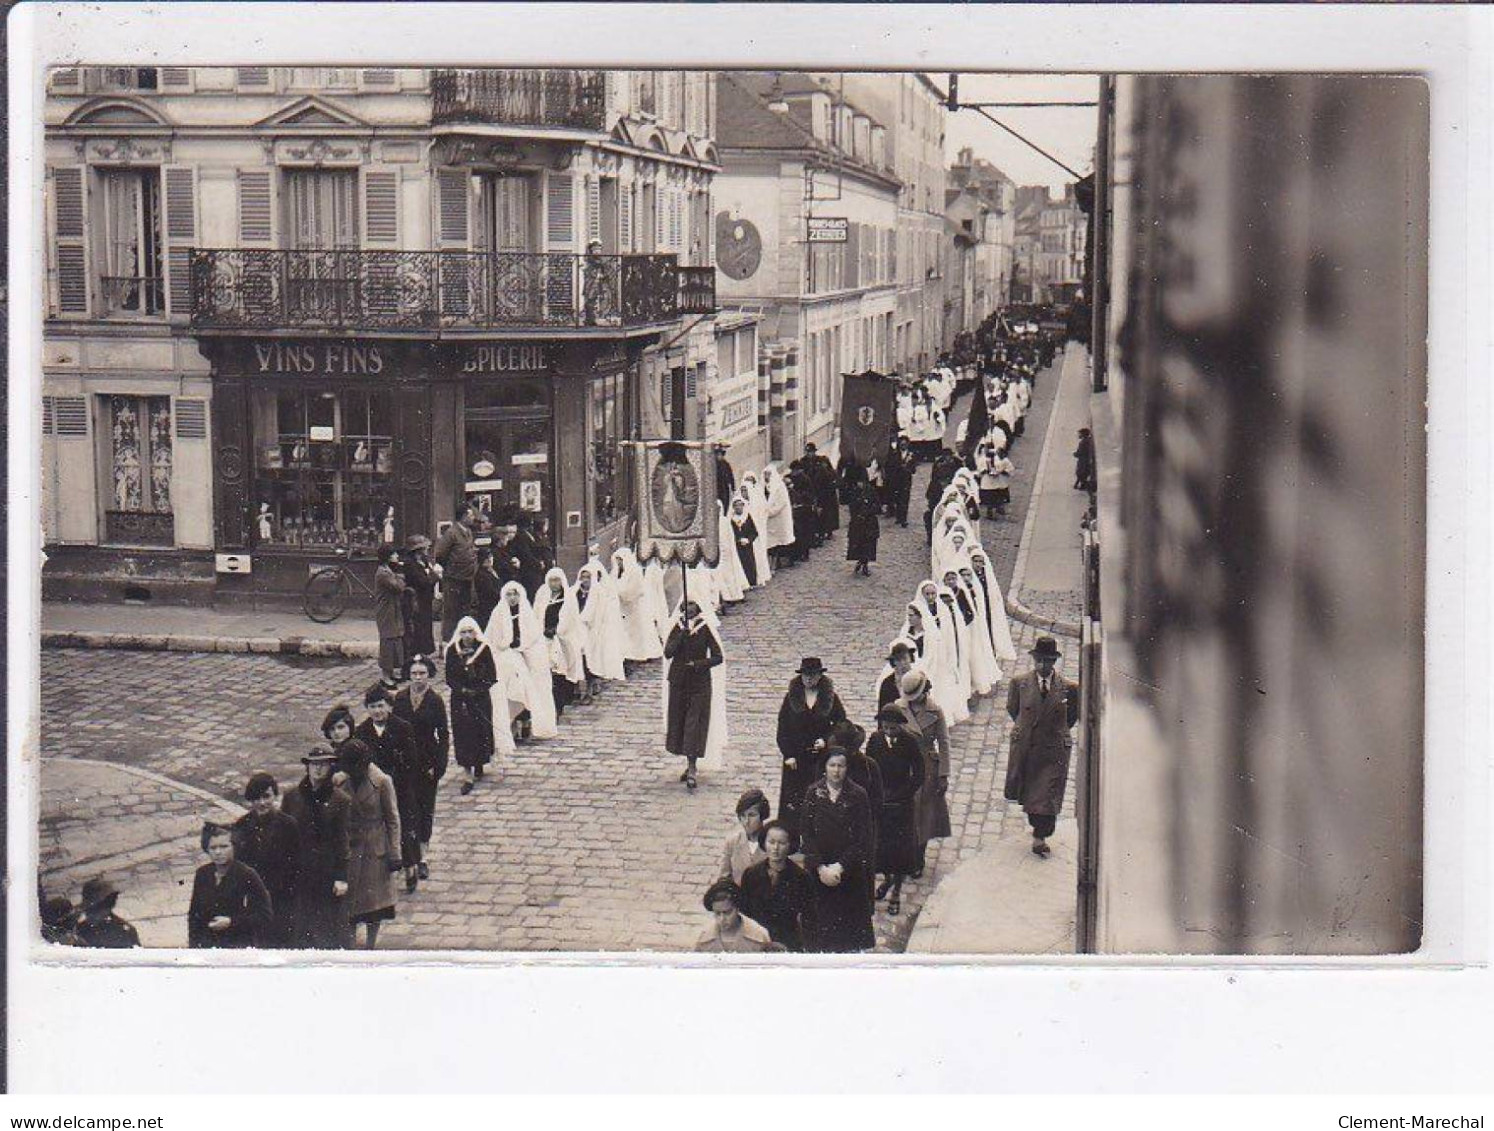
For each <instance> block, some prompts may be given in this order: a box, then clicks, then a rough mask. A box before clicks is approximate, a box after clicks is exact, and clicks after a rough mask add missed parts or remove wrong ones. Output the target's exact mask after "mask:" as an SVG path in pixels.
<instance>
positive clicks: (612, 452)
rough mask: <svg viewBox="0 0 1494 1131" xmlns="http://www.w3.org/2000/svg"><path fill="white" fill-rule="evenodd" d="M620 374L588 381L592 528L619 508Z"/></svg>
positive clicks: (616, 514)
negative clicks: (589, 387) (589, 396)
mask: <svg viewBox="0 0 1494 1131" xmlns="http://www.w3.org/2000/svg"><path fill="white" fill-rule="evenodd" d="M624 380H625V377H624V375H623V374H621V373H616V374H613V375H612V376H610V377H602V378H598V379H597V380H595V381H593V382H592V383H591V420H590V424H591V429H590V432H591V447H590V449H589V450H590V458H589V460H588V463H589V464H590V466H589V468H588V470H589V471H590V473H591V481H592V519H593V523H592V529H594V530H595V529H598V528H600V527H602V526H605V525H607V523H609V522H611V521H612V520H613V519H615V518H616V517H617V516H618V514H619V513H620V512H621V510H622V506H623V500H622V499H621V498H620V492H621V491H622V489H623V482H622V477H621V476H620V475H619V473H618V472H619V463H618V461H619V457H620V452H621V446H620V445H621V442H622V440H623V434H622V429H623V382H624Z"/></svg>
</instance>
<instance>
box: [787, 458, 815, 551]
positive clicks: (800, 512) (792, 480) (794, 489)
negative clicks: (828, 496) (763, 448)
mask: <svg viewBox="0 0 1494 1131" xmlns="http://www.w3.org/2000/svg"><path fill="white" fill-rule="evenodd" d="M784 483H785V484H786V485H787V486H788V491H789V505H790V506H791V507H792V508H793V512H794V541H793V543H792V549H791V550H790V557H791V559H792V560H793V561H796V562H807V561H808V560H809V551H810V550H812V549H814V548H815V547H816V546H818V545H819V544H820V543H821V542H822V541H823V540H824V539H823V536H822V533H821V530H820V515H819V511H818V508H817V507H816V506H815V499H814V488H813V486H811V484H810V482H809V480H808V478H807V477H805V476H804V475H802V474H800V473H798V472H793V471H791V472H789V473H788V474H787V475H786V476H784Z"/></svg>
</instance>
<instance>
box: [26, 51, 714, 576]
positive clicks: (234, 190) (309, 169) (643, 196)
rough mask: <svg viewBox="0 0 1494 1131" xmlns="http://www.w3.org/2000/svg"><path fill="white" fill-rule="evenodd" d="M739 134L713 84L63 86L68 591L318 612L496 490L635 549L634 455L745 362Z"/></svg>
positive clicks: (57, 137) (494, 502) (328, 81)
mask: <svg viewBox="0 0 1494 1131" xmlns="http://www.w3.org/2000/svg"><path fill="white" fill-rule="evenodd" d="M714 120H715V96H714V88H713V84H712V83H711V82H709V81H707V76H705V75H703V74H696V73H686V72H671V71H647V72H603V71H578V70H549V71H513V70H485V69H476V70H473V69H469V70H450V69H449V70H428V69H427V70H418V69H399V70H394V69H363V68H359V69H347V68H325V67H314V68H279V67H239V68H210V67H204V68H196V67H193V68H185V67H182V68H169V67H163V68H104V67H78V68H70V69H64V70H57V71H54V72H53V73H52V74H51V76H50V77H49V94H48V98H47V102H46V159H47V172H46V177H47V180H46V198H47V221H48V237H49V240H48V244H49V246H48V274H47V282H48V294H47V302H48V317H47V321H46V327H45V358H44V373H43V396H44V401H43V459H44V468H43V482H44V490H43V512H44V528H45V538H46V544H47V553H48V559H49V560H48V565H47V568H46V571H45V573H44V578H43V584H44V591H45V594H46V596H48V597H49V598H58V597H63V598H65V597H75V598H86V599H117V598H120V597H125V596H131V595H133V596H137V597H140V598H142V599H146V598H148V599H150V600H154V601H173V602H208V601H212V602H220V603H233V602H247V603H254V602H261V601H265V602H276V601H285V600H295V599H297V598H298V595H299V593H300V590H301V588H302V586H303V585H304V583H305V580H306V578H307V576H308V573H309V571H310V569H312V568H315V567H317V566H319V565H321V564H324V563H326V562H327V561H330V560H333V559H334V557H335V550H336V547H337V546H339V545H351V546H352V547H354V548H356V549H362V550H366V551H371V550H373V549H374V548H376V547H377V545H378V544H379V543H380V542H382V541H386V540H389V539H394V540H396V541H398V542H400V543H401V544H402V543H403V541H404V539H405V538H406V537H407V536H408V535H410V534H413V533H417V532H419V533H427V534H434V533H435V532H436V531H437V530H438V529H439V527H440V525H441V524H442V523H443V522H445V521H449V520H450V518H451V517H452V514H453V512H454V509H455V506H456V504H457V502H458V501H460V500H462V499H464V498H467V499H471V500H473V501H474V502H475V503H476V504H477V505H478V506H479V508H480V509H484V510H491V511H496V510H497V509H499V508H500V507H503V506H509V505H511V506H517V507H519V508H522V509H523V510H525V511H528V512H530V513H531V514H534V515H536V516H538V517H540V518H542V519H544V520H545V522H546V524H547V525H548V527H549V531H550V537H551V539H552V541H553V542H554V544H555V548H556V552H557V556H558V558H559V560H560V562H561V564H562V565H563V566H565V567H566V568H567V569H570V570H574V569H575V568H576V567H577V566H578V565H579V564H580V563H581V562H582V561H583V560H584V559H585V557H586V548H587V546H588V544H590V543H597V544H599V545H600V546H601V547H602V549H603V551H604V552H608V551H610V549H611V548H612V547H613V546H615V545H616V544H618V543H619V542H620V541H622V540H626V538H627V537H628V536H629V522H630V519H631V515H630V514H629V513H628V503H627V498H626V477H627V470H628V469H627V467H626V463H625V461H626V451H625V449H624V447H623V443H624V441H626V440H628V439H632V438H638V437H640V436H643V435H653V434H654V433H653V432H652V431H648V430H647V429H648V427H649V426H648V424H647V421H648V420H649V419H651V418H650V414H649V413H648V412H647V411H646V409H648V407H649V406H650V405H651V404H652V403H653V402H654V401H657V400H658V399H659V398H660V397H661V395H665V391H666V389H665V387H666V386H667V383H668V382H669V381H670V380H672V379H673V378H674V377H675V376H676V375H677V374H679V373H680V371H681V370H683V371H685V372H686V373H688V374H690V375H691V376H693V377H695V378H696V379H697V380H699V379H702V378H703V379H706V380H708V381H709V380H713V378H714V367H715V363H716V353H717V350H716V342H715V335H714V331H713V326H712V316H713V313H714V309H715V282H714V268H713V266H712V264H713V255H714V238H713V230H712V225H711V223H710V217H711V202H710V196H711V185H712V181H713V177H714V174H715V173H716V171H717V167H718V166H717V157H716V151H715V145H714V142H713V140H712V135H713V133H714V126H713V123H714ZM654 409H655V411H654V416H657V415H658V412H657V406H656V405H655V406H654ZM358 568H360V569H362V568H365V563H363V562H360V563H359V567H358ZM366 568H367V570H368V571H369V572H370V573H371V570H372V565H371V563H367V564H366Z"/></svg>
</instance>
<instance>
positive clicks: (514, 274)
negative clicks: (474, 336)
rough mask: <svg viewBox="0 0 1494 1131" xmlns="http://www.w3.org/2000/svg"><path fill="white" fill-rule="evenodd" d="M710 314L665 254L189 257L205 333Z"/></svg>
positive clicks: (696, 275)
mask: <svg viewBox="0 0 1494 1131" xmlns="http://www.w3.org/2000/svg"><path fill="white" fill-rule="evenodd" d="M707 275H709V277H708V278H707ZM713 309H715V273H714V271H713V270H712V269H711V268H694V267H686V268H681V267H679V266H678V265H677V263H676V261H675V257H674V256H673V255H569V254H558V253H549V254H545V253H518V252H466V251H268V250H264V251H262V250H258V249H252V248H217V249H204V248H197V249H194V250H193V252H192V324H193V325H194V326H199V327H203V328H210V329H277V328H281V327H285V328H296V329H328V330H357V329H364V330H378V329H396V330H398V329H403V330H440V329H445V328H451V329H486V328H502V327H556V328H572V329H582V328H588V327H628V326H644V325H650V324H653V323H657V322H668V321H671V320H672V319H675V318H677V317H679V316H680V315H681V314H682V313H700V312H709V311H710V310H713Z"/></svg>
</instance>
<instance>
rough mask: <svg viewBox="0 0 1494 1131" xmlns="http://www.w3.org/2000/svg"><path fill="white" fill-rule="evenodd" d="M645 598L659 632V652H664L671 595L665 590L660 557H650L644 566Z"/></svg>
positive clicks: (656, 630)
mask: <svg viewBox="0 0 1494 1131" xmlns="http://www.w3.org/2000/svg"><path fill="white" fill-rule="evenodd" d="M643 599H644V601H645V602H646V603H647V607H648V614H649V616H651V617H652V618H653V622H654V631H655V632H657V633H658V634H659V654H660V655H661V656H662V655H663V654H664V643H663V641H664V638H665V637H666V636H668V635H669V595H668V594H667V593H665V591H664V567H663V566H662V565H660V564H659V559H658V558H650V559H649V562H648V564H647V565H646V566H644V567H643Z"/></svg>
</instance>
